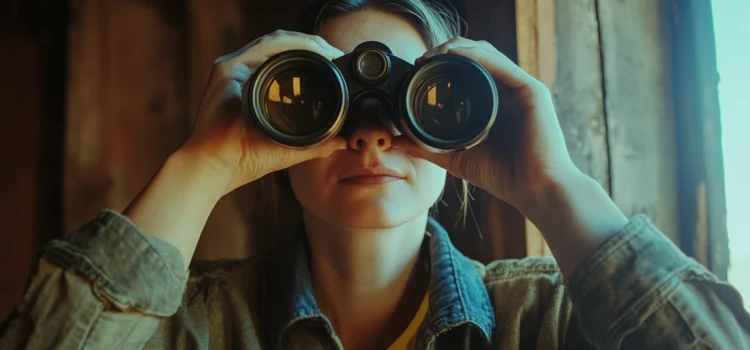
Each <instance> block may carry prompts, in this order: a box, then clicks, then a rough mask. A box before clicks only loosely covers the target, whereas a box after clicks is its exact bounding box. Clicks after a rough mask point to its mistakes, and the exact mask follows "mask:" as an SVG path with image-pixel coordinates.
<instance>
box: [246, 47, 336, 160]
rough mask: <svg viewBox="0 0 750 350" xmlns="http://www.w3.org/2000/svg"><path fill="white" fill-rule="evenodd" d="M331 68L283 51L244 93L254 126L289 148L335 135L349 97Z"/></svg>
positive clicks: (305, 54)
mask: <svg viewBox="0 0 750 350" xmlns="http://www.w3.org/2000/svg"><path fill="white" fill-rule="evenodd" d="M335 68H336V67H335V66H333V64H332V63H331V62H330V61H328V60H327V59H325V58H324V57H322V56H318V55H316V54H313V53H311V52H306V51H294V52H293V51H288V52H285V53H282V54H279V55H278V56H277V57H276V58H275V59H272V60H269V61H267V62H266V64H264V65H262V66H261V67H259V69H258V71H257V72H256V74H255V75H254V76H253V78H252V79H251V80H250V82H249V85H248V88H247V91H246V93H247V97H246V99H247V101H248V106H249V108H250V109H251V110H250V112H251V113H250V114H251V116H252V117H253V119H254V121H255V123H256V124H257V125H258V126H259V127H260V129H261V130H262V131H263V132H264V133H266V134H267V135H268V136H270V137H271V138H272V139H274V140H276V141H277V142H279V143H281V144H284V145H287V146H292V147H308V146H311V145H314V144H316V143H318V142H321V141H324V140H326V139H327V138H329V137H330V136H331V135H333V134H335V133H336V132H338V129H339V128H340V126H341V124H342V122H343V121H342V119H343V118H341V116H342V114H344V113H345V110H346V103H345V102H344V101H345V100H347V98H348V95H347V94H346V91H345V90H342V89H341V86H342V84H343V83H344V82H343V79H342V78H341V75H340V74H338V71H337V70H336V69H335Z"/></svg>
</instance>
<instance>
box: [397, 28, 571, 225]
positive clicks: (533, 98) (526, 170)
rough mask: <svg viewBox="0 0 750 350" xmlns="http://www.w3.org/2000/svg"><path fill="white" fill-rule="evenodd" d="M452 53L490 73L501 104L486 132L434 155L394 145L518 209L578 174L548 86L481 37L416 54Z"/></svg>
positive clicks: (400, 141) (401, 141)
mask: <svg viewBox="0 0 750 350" xmlns="http://www.w3.org/2000/svg"><path fill="white" fill-rule="evenodd" d="M445 53H449V54H457V55H461V56H465V57H468V58H471V59H473V60H475V61H477V62H478V63H480V64H481V65H482V66H484V67H485V68H486V69H487V70H488V71H489V73H490V74H492V76H493V77H494V78H495V81H496V83H497V87H498V92H499V94H500V98H499V101H500V108H499V110H498V116H497V118H496V120H495V124H494V125H493V127H492V129H491V131H490V134H489V137H488V138H487V140H485V141H484V142H483V143H482V144H480V145H478V146H475V147H473V148H470V149H468V150H464V151H459V152H451V153H443V154H437V153H432V152H429V151H426V150H424V149H422V148H420V147H418V146H417V145H416V144H414V143H413V142H412V141H411V140H409V139H408V138H407V137H405V136H400V137H398V138H396V140H394V144H393V145H394V146H395V147H399V148H402V149H404V150H406V151H407V152H408V153H410V154H411V155H413V156H416V157H420V158H424V159H426V160H428V161H431V162H433V163H435V164H437V165H439V166H440V167H442V168H444V169H446V170H447V171H448V172H450V173H451V174H453V175H454V176H456V177H459V178H462V179H465V180H467V181H469V182H471V183H472V184H474V185H476V186H479V187H481V188H483V189H484V190H486V191H487V192H489V193H491V194H492V195H494V196H496V197H498V198H500V199H502V200H503V201H505V202H507V203H509V204H511V205H513V206H515V207H516V208H518V209H519V210H521V211H522V212H523V211H524V208H525V207H527V206H532V207H533V206H534V201H535V200H538V199H540V197H541V196H543V195H544V191H545V190H546V189H549V188H551V187H552V186H559V185H560V182H561V181H566V179H572V178H575V177H580V176H583V174H582V173H581V172H580V171H579V170H578V168H576V166H575V165H574V164H573V162H572V160H571V158H570V156H569V154H568V151H567V148H566V145H565V140H564V138H563V133H562V130H561V128H560V124H559V122H558V120H557V115H556V113H555V109H554V106H553V103H552V97H551V96H550V92H549V90H548V89H547V87H546V86H545V85H544V84H543V83H541V82H540V81H538V80H536V79H534V77H532V76H531V75H529V74H528V73H526V72H525V71H524V70H523V69H521V68H520V67H518V66H517V65H516V64H515V63H513V62H512V61H511V60H510V59H508V58H507V57H506V56H505V55H503V54H502V53H500V51H498V50H497V49H496V48H494V47H493V46H492V45H490V44H489V43H487V42H485V41H473V40H469V39H466V38H461V37H458V38H454V39H452V40H450V41H448V42H446V43H445V44H443V45H440V46H438V47H436V48H434V49H432V50H430V51H428V52H427V53H425V54H424V55H423V56H422V57H421V58H419V59H417V63H419V62H421V61H423V60H426V59H428V58H430V57H432V56H435V55H440V54H445Z"/></svg>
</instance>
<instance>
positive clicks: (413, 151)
mask: <svg viewBox="0 0 750 350" xmlns="http://www.w3.org/2000/svg"><path fill="white" fill-rule="evenodd" d="M391 147H395V148H399V149H402V150H404V151H406V153H409V154H410V155H411V156H413V157H417V158H422V159H424V160H427V161H429V162H431V163H434V164H436V165H437V166H439V167H441V168H443V169H445V170H448V171H450V172H452V171H453V170H454V169H450V167H451V164H452V163H453V162H452V158H453V156H454V154H453V153H433V152H430V151H428V150H425V149H423V148H422V147H419V146H417V144H416V143H414V141H412V140H411V139H410V138H409V137H407V136H406V135H400V136H397V137H396V138H394V139H393V140H392V141H391Z"/></svg>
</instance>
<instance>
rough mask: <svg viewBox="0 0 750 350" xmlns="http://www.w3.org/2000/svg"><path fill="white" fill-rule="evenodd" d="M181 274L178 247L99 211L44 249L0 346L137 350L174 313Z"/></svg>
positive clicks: (183, 271) (4, 328) (1, 330)
mask: <svg viewBox="0 0 750 350" xmlns="http://www.w3.org/2000/svg"><path fill="white" fill-rule="evenodd" d="M187 277H188V272H187V271H186V269H185V267H184V266H183V263H182V257H181V255H180V252H179V251H178V250H177V248H175V247H173V246H171V245H169V244H167V243H165V242H163V241H160V240H158V239H155V238H152V237H148V236H146V235H144V234H143V233H142V232H141V231H140V230H139V229H138V228H137V227H136V226H135V225H134V224H133V223H132V222H131V221H130V220H128V219H127V218H126V217H124V216H123V215H121V214H119V213H117V212H114V211H111V210H104V211H102V212H101V213H100V214H99V216H98V217H96V218H95V219H94V220H92V221H90V222H89V223H87V224H86V225H85V226H84V227H82V228H81V229H79V230H77V231H75V232H73V233H71V234H68V235H66V236H65V237H63V238H61V239H58V240H55V241H52V242H51V243H50V244H49V245H48V246H47V247H46V248H45V251H44V255H43V257H42V259H41V260H40V261H39V263H38V264H37V267H36V271H35V272H34V273H33V274H32V276H31V279H30V282H29V285H28V287H27V289H26V292H25V295H24V297H23V299H22V301H21V303H20V304H19V305H18V306H17V307H16V309H15V310H14V311H13V313H12V314H11V315H10V316H9V317H8V319H6V320H5V321H4V322H3V325H2V327H1V328H0V349H53V348H54V349H115V348H118V349H121V348H125V349H131V348H141V347H142V346H143V345H144V344H145V343H146V341H147V340H148V339H149V338H150V337H151V335H152V334H153V333H154V331H155V330H156V328H157V326H158V324H159V321H160V319H161V317H164V316H171V315H173V314H174V313H175V312H176V311H177V309H178V308H179V306H180V303H181V301H182V294H183V292H184V289H185V283H186V280H187Z"/></svg>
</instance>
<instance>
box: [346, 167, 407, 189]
mask: <svg viewBox="0 0 750 350" xmlns="http://www.w3.org/2000/svg"><path fill="white" fill-rule="evenodd" d="M404 178H405V177H404V175H401V174H400V173H398V172H397V171H395V170H393V169H389V168H359V169H354V170H352V171H350V172H348V173H347V174H346V175H345V176H344V177H343V178H342V179H341V181H340V182H341V183H343V184H348V185H360V186H377V185H385V184H388V183H391V182H395V181H401V180H404Z"/></svg>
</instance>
